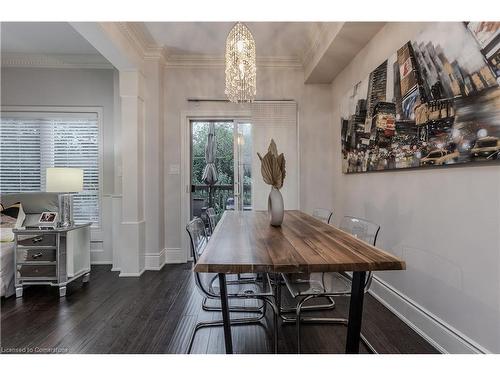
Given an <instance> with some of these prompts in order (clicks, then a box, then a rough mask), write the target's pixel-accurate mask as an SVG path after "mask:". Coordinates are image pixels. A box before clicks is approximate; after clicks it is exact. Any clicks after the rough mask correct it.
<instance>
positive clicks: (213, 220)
mask: <svg viewBox="0 0 500 375" xmlns="http://www.w3.org/2000/svg"><path fill="white" fill-rule="evenodd" d="M205 213H206V215H207V218H208V226H209V228H210V236H207V239H208V240H210V237H211V236H212V234H213V233H214V231H215V227H216V226H217V214H216V213H215V209H214V208H213V207H208V208H207V209H206V211H205ZM237 277H238V280H227V282H226V284H227V285H232V284H243V283H255V282H257V280H256V278H255V277H252V278H246V277H241V276H240V274H238V276H237ZM216 281H217V275H214V277H213V279H212V280H211V283H210V286H211V287H212V286H213V284H214V283H215V282H216ZM264 305H265V304H264V303H263V304H262V305H261V306H259V307H257V308H254V307H231V309H230V311H232V312H250V313H259V312H260V310H261V309H262V307H263V306H264ZM201 307H202V308H203V310H204V311H222V308H221V307H220V306H210V305H209V304H208V298H207V297H204V298H203V300H202V302H201Z"/></svg>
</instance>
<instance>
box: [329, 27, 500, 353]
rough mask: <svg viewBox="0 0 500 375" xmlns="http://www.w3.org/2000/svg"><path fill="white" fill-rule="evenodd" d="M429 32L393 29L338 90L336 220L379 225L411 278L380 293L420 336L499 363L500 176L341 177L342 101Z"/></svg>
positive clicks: (346, 73) (384, 276)
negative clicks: (353, 219) (361, 220)
mask: <svg viewBox="0 0 500 375" xmlns="http://www.w3.org/2000/svg"><path fill="white" fill-rule="evenodd" d="M424 25H425V24H422V23H391V24H388V25H386V26H385V27H384V28H383V29H382V30H381V31H380V32H379V33H378V34H377V35H376V36H375V37H374V38H373V39H372V40H371V41H370V42H369V43H368V44H367V45H366V47H365V48H364V49H363V50H362V51H361V52H360V53H359V54H358V55H357V56H356V57H355V59H353V61H352V62H351V63H350V64H349V65H348V66H347V67H346V68H345V69H344V70H343V71H342V72H341V74H340V75H339V76H337V78H336V79H335V80H334V82H333V84H332V100H333V128H334V136H333V138H332V148H333V152H334V159H333V166H332V169H331V170H332V171H333V176H332V180H333V189H332V199H333V202H334V205H333V206H334V208H335V219H336V222H337V223H338V222H339V220H340V218H341V217H342V216H343V215H346V214H349V215H354V216H361V217H365V218H367V219H370V220H372V221H374V222H376V223H379V224H380V225H381V227H382V229H381V232H380V236H379V240H378V243H377V245H378V246H379V247H381V248H382V249H386V250H388V251H389V252H391V253H393V254H395V255H397V256H399V257H401V258H403V259H404V260H405V261H406V264H407V270H406V271H401V272H380V273H377V274H376V275H377V277H379V278H380V279H381V280H382V283H386V284H387V286H389V287H390V288H393V289H394V290H393V291H392V292H391V291H389V289H387V288H386V287H383V286H382V284H381V283H375V285H374V292H375V293H376V294H378V295H379V296H380V297H381V298H383V299H384V300H385V301H386V302H388V303H389V304H390V306H391V308H393V309H394V311H395V312H397V313H399V314H401V315H402V316H403V317H404V318H405V319H406V320H407V321H408V322H409V323H410V324H411V325H413V326H414V327H415V328H416V329H417V330H419V331H420V332H421V333H423V334H424V335H427V336H428V338H430V339H432V340H433V341H434V343H435V344H437V345H438V346H440V347H441V349H442V350H445V351H448V352H470V351H491V352H495V353H500V276H499V275H500V272H499V271H500V167H499V166H484V167H464V168H448V169H434V170H412V171H397V172H378V173H369V174H356V175H344V174H342V173H341V150H340V116H339V104H340V101H341V98H342V96H343V95H344V94H345V93H346V92H347V90H348V89H350V88H351V87H352V86H353V85H354V84H355V83H356V82H358V81H360V80H361V79H363V78H364V77H366V75H367V74H369V72H370V71H371V70H373V69H374V68H375V67H377V66H378V65H379V64H380V63H381V62H382V61H383V60H385V58H387V56H389V55H390V54H391V53H393V52H394V51H395V50H396V49H397V48H399V47H401V46H402V45H403V44H404V43H405V42H406V41H408V40H409V39H410V38H412V37H413V36H415V35H416V33H417V32H418V31H419V30H420V29H421V28H422V27H423V26H424ZM398 294H400V295H401V296H402V297H403V299H401V298H400V297H398ZM405 297H406V301H405V300H404V298H405Z"/></svg>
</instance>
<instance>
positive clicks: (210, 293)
mask: <svg viewBox="0 0 500 375" xmlns="http://www.w3.org/2000/svg"><path fill="white" fill-rule="evenodd" d="M195 223H198V225H199V226H200V228H202V232H203V237H204V239H205V240H204V241H203V242H201V243H200V246H198V247H199V248H201V249H197V246H196V244H195V240H194V238H193V235H192V233H191V231H190V230H189V228H190V226H191V225H193V224H195ZM186 231H187V232H188V235H189V238H190V243H191V251H192V253H193V263H194V264H196V263H197V261H198V256H199V254H200V252H199V250H201V252H203V250H204V247H205V246H206V243H207V240H206V238H207V236H206V232H205V225H204V223H203V220H201V219H200V218H194V219H193V220H191V221H190V222H189V223H188V224H187V225H186ZM265 276H266V277H267V282H268V283H269V285H270V280H269V276H268V275H267V274H266V275H265ZM194 278H195V284H196V286H197V289H198V291H199V292H200V293H201V294H202V295H203V297H204V300H205V299H206V300H209V299H210V300H219V301H220V294H217V293H216V292H215V291H214V289H213V287H212V283H213V279H210V286H209V287H208V288H206V287H205V286H204V285H203V282H202V280H201V277H200V274H199V273H197V272H195V273H194ZM265 281H266V280H263V282H265ZM237 284H240V283H237ZM272 297H273V294H272V288H271V293H270V294H266V295H264V294H257V293H252V294H232V293H228V299H229V300H231V299H233V300H234V299H242V300H243V299H256V300H261V301H262V302H263V306H262V308H261V309H259V310H257V311H253V312H259V316H257V317H252V318H238V319H231V325H246V324H259V325H262V320H263V319H264V318H265V316H266V311H267V310H266V306H267V304H269V305H270V306H271V308H272V310H273V325H274V351H275V353H277V352H278V313H279V312H278V310H277V308H276V305H275V303H274V302H273V300H272ZM241 309H242V308H241ZM241 309H238V308H237V309H235V308H230V309H229V311H230V312H248V310H241ZM210 311H216V310H210ZM217 311H221V309H220V308H219V309H218V310H217ZM223 324H224V323H223V320H222V319H220V320H213V321H203V322H198V323H197V324H196V325H195V327H194V329H193V331H192V333H191V337H190V339H189V344H188V348H187V353H188V354H189V353H190V352H191V349H192V346H193V343H194V339H195V336H196V333H197V332H198V330H200V329H202V328H209V327H219V326H223Z"/></svg>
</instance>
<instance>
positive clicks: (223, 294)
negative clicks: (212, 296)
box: [219, 273, 233, 354]
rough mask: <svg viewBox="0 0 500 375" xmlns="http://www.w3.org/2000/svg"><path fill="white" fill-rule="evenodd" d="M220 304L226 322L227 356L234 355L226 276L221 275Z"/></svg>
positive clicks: (225, 340)
mask: <svg viewBox="0 0 500 375" xmlns="http://www.w3.org/2000/svg"><path fill="white" fill-rule="evenodd" d="M219 288H220V303H221V308H222V320H223V321H224V342H225V344H226V354H233V340H232V338H231V318H230V316H229V302H228V300H227V285H226V275H225V274H223V273H219Z"/></svg>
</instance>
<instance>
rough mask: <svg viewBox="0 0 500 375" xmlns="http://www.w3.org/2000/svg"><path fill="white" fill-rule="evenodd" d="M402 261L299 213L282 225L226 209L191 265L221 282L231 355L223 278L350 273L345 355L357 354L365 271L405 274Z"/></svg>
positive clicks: (262, 216)
mask: <svg viewBox="0 0 500 375" xmlns="http://www.w3.org/2000/svg"><path fill="white" fill-rule="evenodd" d="M404 269H405V262H404V261H402V260H400V259H399V258H397V257H395V256H394V255H392V254H389V253H387V252H385V251H383V250H380V249H378V248H376V247H374V246H372V245H369V244H367V243H366V242H363V241H361V240H359V239H358V238H356V237H355V236H353V235H351V234H349V233H346V232H344V231H342V230H340V229H337V228H335V227H333V226H331V225H328V224H326V223H324V222H322V221H320V220H318V219H315V218H314V217H312V216H310V215H307V214H305V213H304V212H301V211H285V216H284V219H283V224H282V225H281V226H280V227H272V226H270V225H269V218H268V214H267V212H263V211H226V212H225V213H224V214H223V215H222V218H221V220H220V221H219V223H218V224H217V226H216V229H215V231H214V233H213V234H212V237H211V238H210V241H209V242H208V244H207V246H206V248H205V250H204V251H203V254H202V255H201V257H200V259H199V260H198V262H197V264H196V266H195V267H194V272H208V273H217V274H218V278H219V287H220V297H221V307H222V317H223V326H224V340H225V347H226V353H228V354H229V353H232V352H233V347H232V337H231V323H230V314H229V303H228V297H227V284H226V274H240V273H259V272H261V273H271V274H280V273H310V272H352V273H353V274H352V286H351V298H350V303H349V319H348V326H347V340H346V349H345V351H346V353H358V352H359V339H360V335H361V320H362V314H363V297H364V292H365V280H366V273H367V272H368V271H387V270H404Z"/></svg>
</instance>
